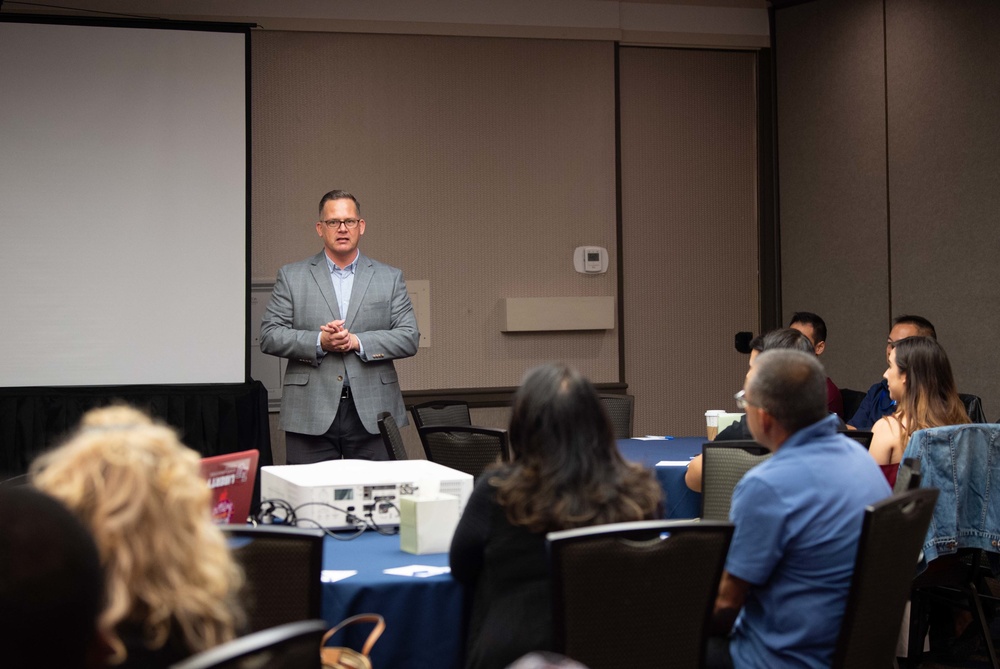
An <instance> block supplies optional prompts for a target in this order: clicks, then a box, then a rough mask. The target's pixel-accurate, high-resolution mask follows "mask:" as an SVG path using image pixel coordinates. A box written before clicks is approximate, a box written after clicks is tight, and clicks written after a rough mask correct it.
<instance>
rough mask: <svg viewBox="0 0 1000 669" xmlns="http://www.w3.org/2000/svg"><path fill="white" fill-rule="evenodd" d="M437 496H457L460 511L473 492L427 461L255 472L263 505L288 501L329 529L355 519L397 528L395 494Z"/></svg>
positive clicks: (453, 473)
mask: <svg viewBox="0 0 1000 669" xmlns="http://www.w3.org/2000/svg"><path fill="white" fill-rule="evenodd" d="M437 492H442V493H446V494H448V495H454V496H455V497H457V498H458V508H459V512H460V513H461V510H462V509H464V508H465V503H466V502H468V501H469V495H471V494H472V476H471V475H469V474H466V473H465V472H460V471H458V470H457V469H452V468H450V467H445V466H444V465H439V464H437V463H434V462H430V461H429V460H389V461H385V462H372V461H371V460H330V461H328V462H317V463H316V464H312V465H283V466H275V467H262V468H261V470H260V498H261V500H262V501H263V500H269V499H280V500H283V501H285V502H288V503H289V504H290V505H291V506H292V508H294V509H296V511H295V515H296V517H297V518H298V519H299V520H300V521H301V520H302V519H303V518H306V519H309V520H312V521H315V522H316V523H317V524H318V525H319V526H322V527H326V528H329V529H353V528H355V527H357V525H358V522H359V521H361V522H366V523H368V524H369V525H370V526H377V527H382V526H383V525H396V526H398V525H399V507H400V502H399V497H400V495H413V494H431V495H433V494H436V493H437ZM308 526H309V524H308V523H303V524H302V527H308Z"/></svg>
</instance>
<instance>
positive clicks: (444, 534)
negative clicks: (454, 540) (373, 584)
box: [399, 493, 459, 555]
mask: <svg viewBox="0 0 1000 669" xmlns="http://www.w3.org/2000/svg"><path fill="white" fill-rule="evenodd" d="M458 516H459V512H458V498H457V497H455V496H454V495H448V494H445V493H438V494H436V495H424V496H420V495H403V496H402V497H400V498H399V547H400V548H401V549H402V550H404V551H406V552H407V553H413V554H414V555H427V554H428V553H447V552H448V549H449V548H450V547H451V537H452V535H453V534H455V528H456V527H457V526H458Z"/></svg>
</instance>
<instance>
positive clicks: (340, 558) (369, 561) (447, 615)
mask: <svg viewBox="0 0 1000 669" xmlns="http://www.w3.org/2000/svg"><path fill="white" fill-rule="evenodd" d="M415 564H419V565H430V566H435V567H436V566H447V565H448V554H447V553H439V554H434V555H411V554H410V553H404V552H403V551H401V550H400V548H399V536H398V535H396V536H383V535H380V534H377V533H375V532H365V533H364V534H363V535H361V536H360V537H358V538H357V539H354V540H352V541H337V540H336V539H333V538H331V537H327V538H326V539H325V541H324V544H323V569H324V570H327V569H336V570H344V569H354V570H357V572H358V573H357V574H355V575H354V576H351V577H349V578H346V579H344V580H342V581H337V582H335V583H323V601H322V613H323V619H324V620H326V621H327V623H328V624H329V625H330V626H331V627H332V626H333V625H335V624H336V623H338V622H340V621H341V620H343V619H344V618H347V617H348V616H352V615H354V614H356V613H379V614H381V615H382V617H384V618H385V622H386V630H385V633H384V634H383V635H382V638H381V639H379V641H378V643H376V644H375V648H374V649H373V650H372V654H371V657H372V664H373V665H374V666H375V667H379V668H380V669H381V668H385V669H392V668H394V667H399V668H407V669H410V668H412V669H458V667H459V662H460V658H461V650H462V640H463V638H464V627H463V621H462V596H463V588H462V586H461V585H460V584H459V583H457V582H456V581H455V580H453V579H452V578H451V574H443V575H440V576H430V577H427V578H416V577H412V576H389V575H386V574H383V573H382V570H383V569H389V568H392V567H404V566H407V565H415ZM370 628H371V626H370V625H358V626H357V630H354V631H350V632H349V633H347V634H346V635H342V634H338V635H337V636H336V637H334V639H333V641H332V642H331V644H332V645H338V646H343V645H347V646H350V647H352V648H356V649H360V648H361V645H362V644H363V643H364V639H365V638H366V637H367V636H368V631H369V630H370Z"/></svg>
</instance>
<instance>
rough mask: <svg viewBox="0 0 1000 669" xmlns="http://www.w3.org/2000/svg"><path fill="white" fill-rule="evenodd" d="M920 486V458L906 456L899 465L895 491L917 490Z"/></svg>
mask: <svg viewBox="0 0 1000 669" xmlns="http://www.w3.org/2000/svg"><path fill="white" fill-rule="evenodd" d="M919 487H920V460H918V459H917V458H906V459H905V460H903V462H901V463H900V465H899V473H898V474H896V483H895V485H893V486H892V492H893V493H899V492H906V491H907V490H916V489H917V488H919Z"/></svg>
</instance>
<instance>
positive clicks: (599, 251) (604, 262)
mask: <svg viewBox="0 0 1000 669" xmlns="http://www.w3.org/2000/svg"><path fill="white" fill-rule="evenodd" d="M573 266H574V267H575V268H576V271H577V272H579V273H580V274H604V273H605V272H607V271H608V250H607V249H606V248H603V247H600V246H577V247H576V251H574V252H573Z"/></svg>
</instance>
